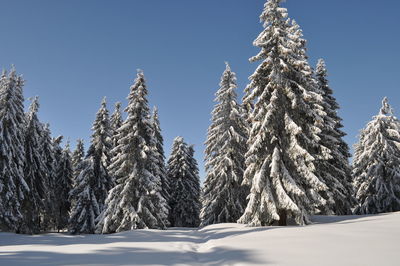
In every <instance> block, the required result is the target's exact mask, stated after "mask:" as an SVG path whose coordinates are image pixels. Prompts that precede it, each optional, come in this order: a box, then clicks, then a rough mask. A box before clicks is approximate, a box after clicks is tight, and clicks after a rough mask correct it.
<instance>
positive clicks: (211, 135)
mask: <svg viewBox="0 0 400 266" xmlns="http://www.w3.org/2000/svg"><path fill="white" fill-rule="evenodd" d="M235 89H236V74H235V73H234V72H232V71H231V69H230V67H229V65H228V64H226V69H225V71H224V73H223V75H222V78H221V82H220V88H219V89H218V91H217V93H216V99H215V101H216V102H217V104H216V105H215V107H214V110H213V112H212V124H211V126H210V128H209V129H208V136H207V141H206V150H205V154H206V160H205V161H206V171H207V176H206V180H205V182H204V188H203V195H202V206H203V207H202V210H201V220H202V222H201V223H202V225H209V224H214V223H229V222H236V221H237V220H238V219H239V218H240V216H242V214H243V212H244V209H245V208H246V197H247V195H248V194H249V191H248V187H247V186H244V185H242V182H243V172H244V168H245V165H244V154H245V153H246V150H247V145H246V141H247V125H246V122H245V118H244V115H243V110H242V108H241V106H240V105H239V104H238V103H237V95H236V91H235Z"/></svg>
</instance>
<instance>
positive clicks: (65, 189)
mask: <svg viewBox="0 0 400 266" xmlns="http://www.w3.org/2000/svg"><path fill="white" fill-rule="evenodd" d="M56 140H61V138H57V139H56ZM60 149H61V148H60ZM72 176H73V169H72V162H71V152H70V150H69V144H68V143H67V145H66V147H65V149H63V150H61V154H60V159H59V160H58V162H57V168H56V176H55V186H54V189H55V197H56V202H55V206H56V207H55V210H56V213H55V221H56V227H57V230H58V231H60V230H62V229H65V228H67V226H68V219H69V211H70V209H71V202H70V200H69V193H70V191H71V189H72Z"/></svg>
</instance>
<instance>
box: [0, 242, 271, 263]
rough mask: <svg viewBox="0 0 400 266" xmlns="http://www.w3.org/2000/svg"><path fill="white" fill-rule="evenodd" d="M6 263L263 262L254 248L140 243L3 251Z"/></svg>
mask: <svg viewBox="0 0 400 266" xmlns="http://www.w3.org/2000/svg"><path fill="white" fill-rule="evenodd" d="M0 258H1V264H2V265H82V264H85V265H87V264H91V265H178V264H179V265H182V264H183V265H210V266H211V265H227V264H232V263H243V264H245V265H246V264H260V265H265V264H266V263H267V262H265V261H262V262H261V261H259V260H257V259H256V256H255V255H254V254H252V252H250V251H245V250H237V249H227V248H221V247H218V248H214V249H212V250H210V251H207V252H196V251H181V252H179V251H160V250H157V249H146V248H136V247H132V248H129V247H123V248H122V247H121V248H110V249H107V250H97V251H96V252H92V253H85V254H65V253H58V252H48V251H18V252H13V253H5V252H1V251H0Z"/></svg>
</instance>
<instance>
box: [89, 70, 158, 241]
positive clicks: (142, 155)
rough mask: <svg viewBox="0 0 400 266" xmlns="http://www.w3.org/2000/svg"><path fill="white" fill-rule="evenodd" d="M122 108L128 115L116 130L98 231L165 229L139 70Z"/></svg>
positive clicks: (141, 77)
mask: <svg viewBox="0 0 400 266" xmlns="http://www.w3.org/2000/svg"><path fill="white" fill-rule="evenodd" d="M125 111H126V112H127V114H128V116H127V118H126V120H125V121H124V123H123V125H122V126H121V127H120V128H119V129H118V146H117V147H116V148H115V150H117V151H118V153H115V154H114V156H113V159H112V163H111V165H110V169H111V171H112V172H113V173H114V174H115V177H116V183H117V184H116V186H115V187H114V188H113V189H111V190H110V192H109V195H108V197H107V200H106V203H105V208H104V210H103V211H102V213H101V214H100V216H99V218H98V224H97V229H96V231H97V232H99V233H114V232H121V231H127V230H133V229H139V228H165V224H164V222H163V215H162V213H160V209H159V206H161V203H160V198H159V197H160V196H161V193H160V192H161V191H159V188H160V186H159V182H160V180H159V179H158V177H157V176H155V175H154V174H153V172H152V171H153V169H154V167H156V166H155V164H156V162H157V160H156V156H155V153H154V149H153V148H152V147H154V139H153V135H152V131H153V130H152V126H151V121H150V111H149V107H148V102H147V88H146V82H145V78H144V75H143V72H142V71H138V74H137V78H136V80H135V83H134V84H133V85H132V86H131V89H130V94H129V96H128V107H127V108H126V109H125Z"/></svg>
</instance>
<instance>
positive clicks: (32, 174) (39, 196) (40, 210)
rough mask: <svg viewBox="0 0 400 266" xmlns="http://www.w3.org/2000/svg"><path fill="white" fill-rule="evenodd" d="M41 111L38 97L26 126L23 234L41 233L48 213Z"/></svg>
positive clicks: (31, 108)
mask: <svg viewBox="0 0 400 266" xmlns="http://www.w3.org/2000/svg"><path fill="white" fill-rule="evenodd" d="M38 109H39V100H38V97H35V98H34V99H33V101H32V104H31V106H30V108H29V112H28V113H27V114H26V126H25V137H24V146H25V163H24V175H25V181H26V183H27V184H28V187H29V192H26V195H25V199H24V201H23V204H22V210H23V216H24V221H23V226H22V227H21V230H22V232H23V233H28V234H35V233H39V232H40V230H41V228H42V225H41V220H42V219H43V218H44V215H45V213H46V205H45V204H46V203H48V202H49V201H48V199H47V194H46V193H47V191H48V190H49V188H48V187H47V182H46V178H47V175H48V172H47V171H48V169H47V165H46V164H45V162H46V161H45V158H44V153H43V149H42V142H41V140H42V135H43V127H42V124H41V123H40V122H39V119H38V117H37V112H38Z"/></svg>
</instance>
